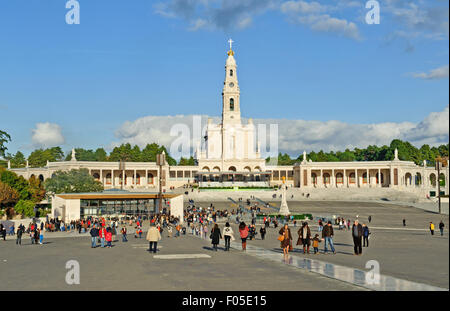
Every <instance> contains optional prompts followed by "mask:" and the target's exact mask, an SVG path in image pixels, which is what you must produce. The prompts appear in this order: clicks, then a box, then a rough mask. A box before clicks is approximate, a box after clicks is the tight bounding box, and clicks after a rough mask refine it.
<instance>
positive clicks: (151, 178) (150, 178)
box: [147, 173, 153, 185]
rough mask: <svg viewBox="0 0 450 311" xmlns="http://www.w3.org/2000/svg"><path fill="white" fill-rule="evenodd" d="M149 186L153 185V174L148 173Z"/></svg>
mask: <svg viewBox="0 0 450 311" xmlns="http://www.w3.org/2000/svg"><path fill="white" fill-rule="evenodd" d="M147 184H149V185H151V184H153V174H152V173H148V175H147Z"/></svg>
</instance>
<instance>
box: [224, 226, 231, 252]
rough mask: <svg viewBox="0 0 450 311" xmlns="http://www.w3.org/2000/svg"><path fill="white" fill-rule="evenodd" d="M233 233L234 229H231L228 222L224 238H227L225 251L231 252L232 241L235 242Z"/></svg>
mask: <svg viewBox="0 0 450 311" xmlns="http://www.w3.org/2000/svg"><path fill="white" fill-rule="evenodd" d="M233 233H234V232H233V228H231V226H230V223H229V222H227V223H226V224H225V228H224V229H223V236H224V238H225V251H230V244H231V240H234V236H233Z"/></svg>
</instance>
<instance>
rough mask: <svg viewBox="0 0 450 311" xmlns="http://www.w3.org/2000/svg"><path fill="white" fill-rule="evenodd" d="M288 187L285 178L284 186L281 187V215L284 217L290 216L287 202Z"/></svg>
mask: <svg viewBox="0 0 450 311" xmlns="http://www.w3.org/2000/svg"><path fill="white" fill-rule="evenodd" d="M286 190H287V185H286V184H285V177H284V176H283V184H282V185H281V206H280V214H281V215H283V216H287V215H290V214H291V213H290V212H289V208H288V204H287V200H286Z"/></svg>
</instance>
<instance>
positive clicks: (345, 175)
mask: <svg viewBox="0 0 450 311" xmlns="http://www.w3.org/2000/svg"><path fill="white" fill-rule="evenodd" d="M343 182H344V188H348V179H347V170H346V169H344V180H343Z"/></svg>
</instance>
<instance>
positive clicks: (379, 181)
mask: <svg viewBox="0 0 450 311" xmlns="http://www.w3.org/2000/svg"><path fill="white" fill-rule="evenodd" d="M382 186H383V185H382V184H381V169H378V187H382Z"/></svg>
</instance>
